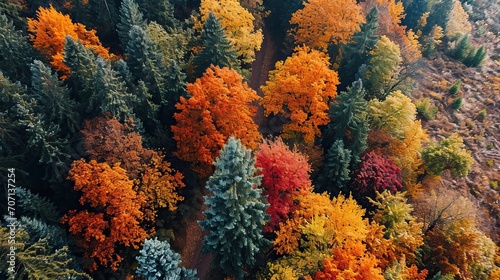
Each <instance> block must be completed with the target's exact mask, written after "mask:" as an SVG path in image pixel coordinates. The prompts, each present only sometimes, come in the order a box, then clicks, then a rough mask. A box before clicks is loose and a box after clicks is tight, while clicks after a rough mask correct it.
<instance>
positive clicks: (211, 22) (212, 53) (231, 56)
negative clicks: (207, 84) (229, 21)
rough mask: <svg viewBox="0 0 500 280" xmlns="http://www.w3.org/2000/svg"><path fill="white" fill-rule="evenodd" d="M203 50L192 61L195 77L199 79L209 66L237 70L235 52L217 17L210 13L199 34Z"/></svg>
mask: <svg viewBox="0 0 500 280" xmlns="http://www.w3.org/2000/svg"><path fill="white" fill-rule="evenodd" d="M201 46H202V47H203V49H202V50H201V51H200V52H199V53H198V55H197V56H196V57H195V58H194V59H193V65H194V69H195V71H194V72H195V77H201V75H202V74H203V72H205V70H206V69H207V68H208V67H210V65H214V66H219V67H220V68H222V67H229V68H236V70H237V68H238V64H239V62H238V60H237V56H236V50H235V49H234V47H233V46H232V45H231V43H230V42H229V40H228V39H227V37H226V34H225V33H224V28H223V27H222V25H221V24H220V22H219V20H218V19H217V17H216V16H215V15H214V14H213V13H212V12H210V13H209V14H208V18H207V20H206V21H205V24H204V25H203V33H202V34H201Z"/></svg>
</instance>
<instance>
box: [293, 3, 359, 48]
mask: <svg viewBox="0 0 500 280" xmlns="http://www.w3.org/2000/svg"><path fill="white" fill-rule="evenodd" d="M362 21H363V15H362V13H361V7H360V6H359V5H358V4H357V3H356V1H355V0H336V1H331V0H310V1H304V8H303V9H300V10H298V11H296V12H295V13H294V14H293V15H292V19H291V20H290V23H291V24H296V25H297V28H295V29H294V30H293V31H292V33H293V35H294V37H295V41H296V42H297V43H298V44H306V45H308V46H309V47H311V48H315V49H321V50H326V49H327V48H328V45H329V44H330V43H334V44H339V43H347V42H348V40H349V39H350V38H351V36H352V35H353V34H354V32H356V30H358V29H359V24H360V23H361V22H362Z"/></svg>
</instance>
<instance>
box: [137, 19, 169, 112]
mask: <svg viewBox="0 0 500 280" xmlns="http://www.w3.org/2000/svg"><path fill="white" fill-rule="evenodd" d="M127 58H128V60H127V64H128V67H129V69H130V72H131V73H132V75H133V77H134V78H135V80H136V81H139V80H142V81H144V83H145V85H146V87H147V88H148V91H149V92H150V93H151V95H152V101H153V103H155V104H158V105H159V104H166V103H167V100H166V96H167V88H166V77H165V73H166V72H167V70H166V66H165V64H164V62H163V57H162V56H161V54H160V52H158V50H157V49H156V46H155V44H154V43H153V42H152V41H151V40H149V39H148V38H147V36H146V31H144V29H143V28H141V27H139V26H137V25H134V26H132V28H131V30H130V32H129V42H128V45H127Z"/></svg>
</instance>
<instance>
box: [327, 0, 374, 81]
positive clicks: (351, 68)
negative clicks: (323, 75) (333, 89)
mask: <svg viewBox="0 0 500 280" xmlns="http://www.w3.org/2000/svg"><path fill="white" fill-rule="evenodd" d="M377 27H378V10H377V8H376V6H375V7H373V8H372V9H371V10H370V12H369V13H368V14H367V15H366V22H365V23H362V24H361V25H360V30H359V31H356V32H355V33H354V35H353V36H352V39H351V42H350V43H349V44H347V45H342V61H341V64H340V68H339V78H340V82H341V86H340V87H339V90H345V89H347V87H348V86H350V85H351V84H352V83H353V82H354V81H355V77H356V75H357V73H358V72H359V69H360V68H361V66H362V65H363V64H367V63H368V62H369V60H370V58H371V56H372V54H371V52H372V50H373V49H375V45H376V44H377V42H378V40H379V38H380V36H379V35H377V34H376V32H377ZM331 58H332V59H335V56H334V55H332V56H331ZM333 63H334V62H333V61H332V64H333Z"/></svg>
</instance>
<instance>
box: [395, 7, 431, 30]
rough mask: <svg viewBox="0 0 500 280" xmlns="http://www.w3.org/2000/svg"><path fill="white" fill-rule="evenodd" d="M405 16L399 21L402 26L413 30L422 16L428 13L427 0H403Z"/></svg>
mask: <svg viewBox="0 0 500 280" xmlns="http://www.w3.org/2000/svg"><path fill="white" fill-rule="evenodd" d="M402 2H403V6H404V10H405V13H406V16H405V17H404V18H402V19H401V23H402V25H405V26H406V27H407V28H408V29H410V28H411V29H413V30H415V29H416V28H417V26H418V22H419V20H420V18H421V17H422V15H423V14H424V13H425V12H427V11H429V0H403V1H402Z"/></svg>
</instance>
